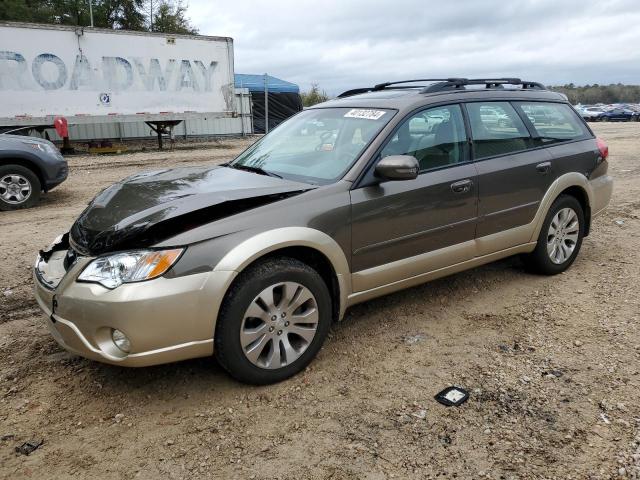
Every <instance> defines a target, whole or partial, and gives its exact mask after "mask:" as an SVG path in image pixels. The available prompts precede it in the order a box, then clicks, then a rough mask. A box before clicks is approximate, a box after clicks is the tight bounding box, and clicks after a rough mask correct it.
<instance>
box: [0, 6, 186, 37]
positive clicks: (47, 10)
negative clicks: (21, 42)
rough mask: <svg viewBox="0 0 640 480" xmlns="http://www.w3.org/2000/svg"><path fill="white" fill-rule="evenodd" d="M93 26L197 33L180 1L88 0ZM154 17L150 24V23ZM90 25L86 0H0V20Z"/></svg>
mask: <svg viewBox="0 0 640 480" xmlns="http://www.w3.org/2000/svg"><path fill="white" fill-rule="evenodd" d="M91 2H92V6H93V25H94V26H95V27H101V28H112V29H117V30H137V31H144V30H147V31H149V30H151V31H153V32H162V33H186V34H197V33H198V30H197V29H196V28H195V27H194V26H193V25H192V24H191V21H190V20H189V18H188V17H187V5H186V4H185V3H183V2H182V0H153V1H152V0H91ZM151 18H153V25H152V23H151ZM2 20H8V21H14V22H35V23H57V24H62V25H80V26H88V25H90V24H91V18H90V14H89V0H0V21H2Z"/></svg>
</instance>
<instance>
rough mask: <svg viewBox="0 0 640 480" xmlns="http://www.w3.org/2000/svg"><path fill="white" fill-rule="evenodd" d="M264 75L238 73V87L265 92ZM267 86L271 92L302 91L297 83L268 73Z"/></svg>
mask: <svg viewBox="0 0 640 480" xmlns="http://www.w3.org/2000/svg"><path fill="white" fill-rule="evenodd" d="M264 77H265V76H264V75H251V74H247V73H236V74H235V82H236V88H248V89H249V91H250V92H264ZM267 86H268V88H269V91H270V92H276V93H283V92H285V93H300V87H298V85H296V84H295V83H291V82H287V81H286V80H282V79H280V78H276V77H272V76H271V75H267Z"/></svg>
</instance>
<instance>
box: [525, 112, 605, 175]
mask: <svg viewBox="0 0 640 480" xmlns="http://www.w3.org/2000/svg"><path fill="white" fill-rule="evenodd" d="M513 106H514V107H515V108H516V110H518V111H519V112H520V113H521V114H522V116H523V118H524V120H525V122H529V129H530V130H531V132H532V136H533V144H534V146H535V147H545V148H546V149H547V151H548V152H549V154H550V155H551V162H552V172H553V179H552V180H555V179H556V178H558V177H559V176H561V175H563V174H565V173H569V172H582V173H586V172H590V171H591V170H593V169H594V168H595V166H596V162H597V160H598V157H599V156H600V151H599V150H598V149H597V148H595V145H594V142H593V135H592V133H591V132H590V131H589V129H588V128H587V127H586V126H585V124H584V122H583V121H582V119H581V118H580V117H579V116H578V114H577V113H576V112H575V110H573V108H571V107H570V106H569V105H567V104H566V103H552V102H513ZM540 110H544V111H545V112H546V114H545V115H544V117H538V116H535V115H532V112H534V111H540Z"/></svg>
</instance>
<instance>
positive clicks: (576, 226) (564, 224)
mask: <svg viewBox="0 0 640 480" xmlns="http://www.w3.org/2000/svg"><path fill="white" fill-rule="evenodd" d="M579 234H580V221H579V219H578V214H577V213H576V212H575V211H574V210H573V209H572V208H563V209H561V210H559V211H558V213H556V214H555V215H554V217H553V220H551V225H549V231H548V232H547V253H548V255H549V258H550V259H551V261H552V262H553V263H555V264H556V265H560V264H563V263H564V262H566V261H567V260H568V259H569V258H571V255H572V254H573V251H574V250H575V249H576V245H577V243H578V235H579Z"/></svg>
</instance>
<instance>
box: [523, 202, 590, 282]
mask: <svg viewBox="0 0 640 480" xmlns="http://www.w3.org/2000/svg"><path fill="white" fill-rule="evenodd" d="M584 226H585V219H584V211H583V209H582V205H580V202H579V201H578V200H577V199H576V198H575V197H572V196H571V195H560V196H559V197H558V198H557V199H556V200H555V202H553V204H552V205H551V208H550V209H549V212H548V213H547V216H546V218H545V220H544V223H543V224H542V228H541V229H540V235H539V236H538V243H537V245H536V248H535V250H534V251H533V252H531V253H529V254H527V255H524V256H523V260H524V263H525V266H526V268H527V269H528V270H529V271H531V272H534V273H539V274H543V275H556V274H558V273H561V272H564V271H565V270H566V269H567V268H569V267H570V266H571V264H572V263H573V262H574V261H575V259H576V257H577V256H578V253H579V252H580V247H581V246H582V239H583V237H584Z"/></svg>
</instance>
